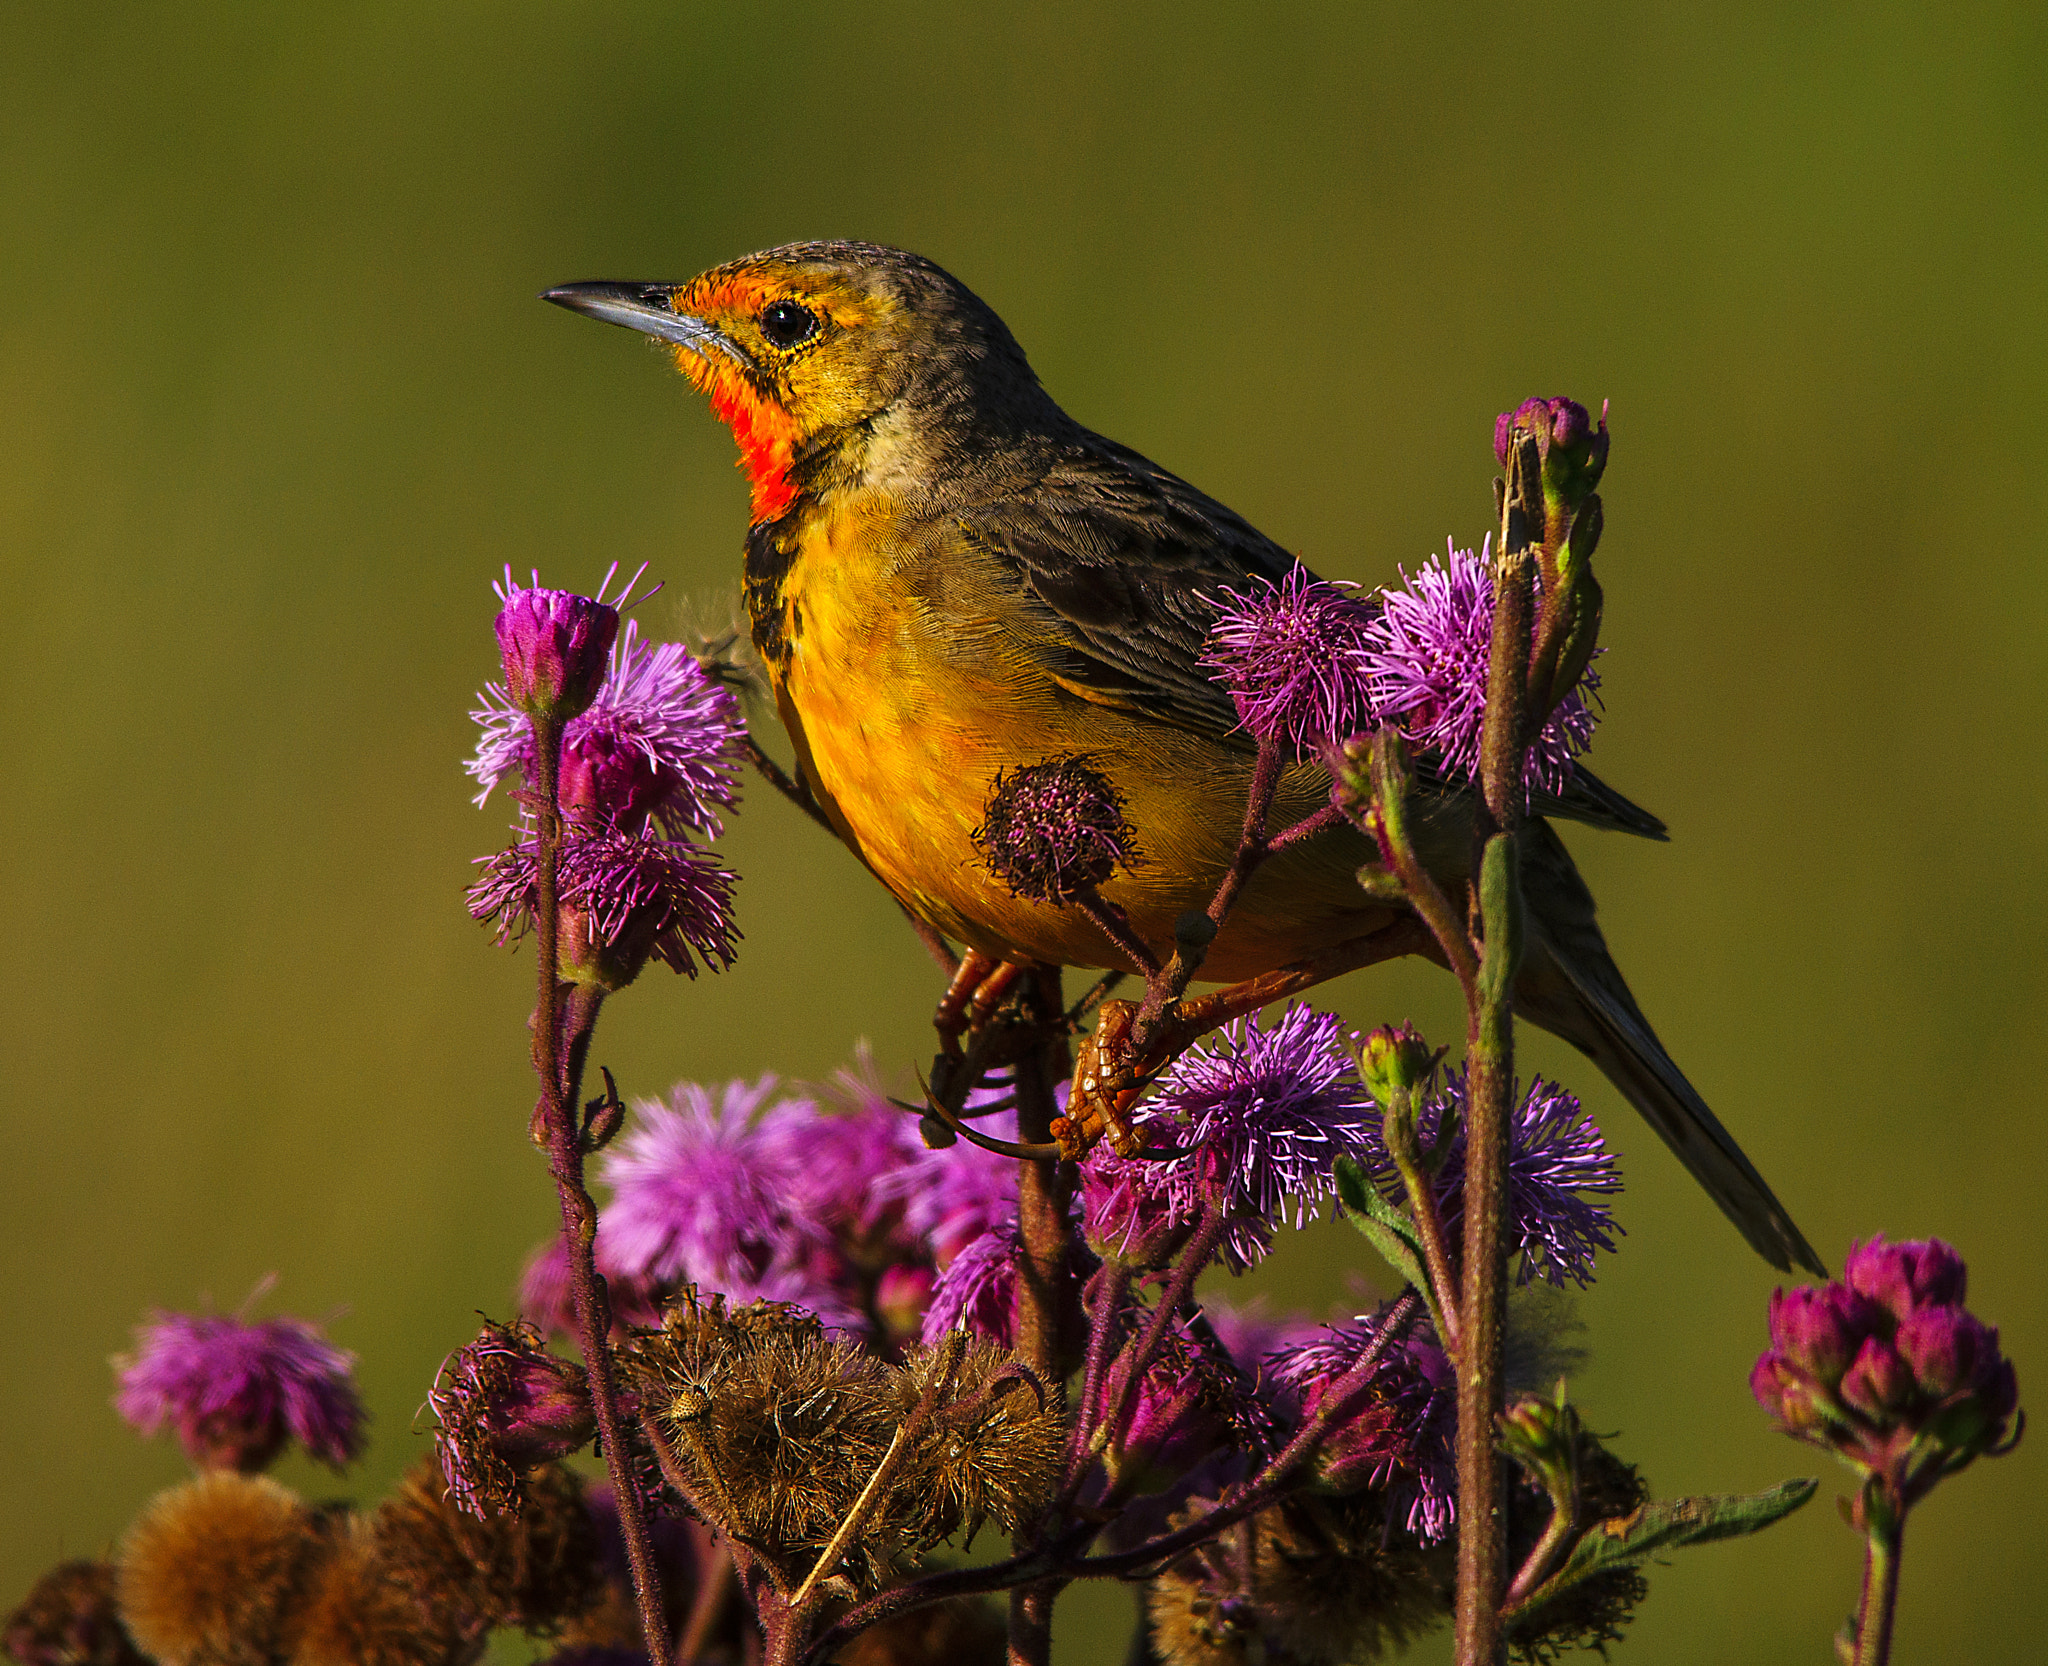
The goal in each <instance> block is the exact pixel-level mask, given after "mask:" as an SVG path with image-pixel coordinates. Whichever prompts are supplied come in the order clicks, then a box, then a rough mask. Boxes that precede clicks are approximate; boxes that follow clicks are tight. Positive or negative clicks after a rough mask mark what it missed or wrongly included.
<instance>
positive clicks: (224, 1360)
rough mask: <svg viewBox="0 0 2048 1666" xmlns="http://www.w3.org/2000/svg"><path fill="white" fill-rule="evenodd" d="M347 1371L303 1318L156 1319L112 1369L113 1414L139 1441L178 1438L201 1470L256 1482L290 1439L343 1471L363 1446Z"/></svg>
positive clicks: (346, 1356) (346, 1357)
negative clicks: (172, 1434) (163, 1435)
mask: <svg viewBox="0 0 2048 1666" xmlns="http://www.w3.org/2000/svg"><path fill="white" fill-rule="evenodd" d="M354 1367H355V1355H353V1354H351V1353H348V1352H347V1351H345V1350H344V1349H341V1348H337V1347H335V1346H334V1344H333V1343H331V1342H329V1341H328V1340H327V1339H326V1337H324V1336H322V1335H321V1334H320V1331H319V1328H318V1327H317V1326H315V1325H312V1324H310V1323H308V1322H307V1321H306V1320H304V1319H282V1318H281V1319H266V1320H263V1321H262V1322H261V1323H257V1324H251V1323H248V1322H247V1321H244V1320H242V1319H237V1318H228V1317H224V1316H220V1315H214V1314H201V1313H167V1312H163V1311H157V1312H154V1313H152V1314H151V1315H150V1317H149V1320H148V1322H147V1323H145V1324H143V1325H142V1326H140V1327H139V1328H138V1329H137V1330H136V1332H135V1350H134V1352H133V1353H130V1354H126V1355H123V1356H121V1357H119V1358H117V1359H116V1360H115V1361H114V1368H115V1372H116V1374H117V1376H118V1379H119V1383H120V1392H119V1393H117V1394H116V1395H115V1396H114V1409H115V1410H116V1411H118V1412H119V1413H120V1414H121V1415H122V1416H123V1417H124V1418H126V1419H127V1420H128V1422H130V1423H131V1424H133V1425H134V1426H135V1427H136V1428H137V1429H139V1430H141V1431H142V1433H144V1434H146V1435H154V1434H158V1433H160V1432H161V1431H162V1430H163V1429H165V1428H166V1427H168V1428H170V1429H173V1430H175V1431H176V1433H177V1436H178V1439H179V1441H180V1443H181V1444H182V1445H183V1446H184V1448H185V1452H186V1455H187V1456H188V1457H190V1458H191V1460H192V1461H193V1463H195V1464H196V1465H198V1466H199V1467H200V1468H201V1469H234V1470H240V1471H241V1472H243V1473H244V1474H255V1473H257V1472H259V1471H261V1470H262V1469H264V1468H265V1467H267V1466H268V1465H269V1463H270V1461H271V1460H272V1459H273V1458H275V1457H276V1456H277V1454H278V1453H279V1451H281V1450H282V1449H283V1447H284V1443H285V1442H286V1440H288V1439H290V1440H296V1441H297V1442H298V1443H299V1445H300V1446H302V1447H304V1448H305V1450H306V1452H307V1453H308V1454H309V1455H310V1456H312V1457H314V1458H317V1459H318V1460H319V1461H320V1462H322V1463H324V1464H328V1465H330V1466H332V1467H333V1468H335V1469H340V1468H341V1467H342V1466H343V1465H344V1464H346V1463H347V1462H348V1461H349V1460H350V1459H351V1458H353V1457H355V1456H356V1454H357V1453H358V1452H359V1451H361V1449H362V1444H363V1422H364V1418H365V1415H366V1414H365V1413H364V1411H363V1404H362V1401H361V1399H360V1398H358V1396H357V1394H356V1387H355V1377H354Z"/></svg>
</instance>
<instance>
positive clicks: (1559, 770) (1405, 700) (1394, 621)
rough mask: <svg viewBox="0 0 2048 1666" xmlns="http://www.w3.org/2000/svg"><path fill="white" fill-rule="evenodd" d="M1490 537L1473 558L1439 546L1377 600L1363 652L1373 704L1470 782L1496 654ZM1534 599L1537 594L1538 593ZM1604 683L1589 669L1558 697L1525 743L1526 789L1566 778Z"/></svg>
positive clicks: (1551, 788)
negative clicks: (1436, 554)
mask: <svg viewBox="0 0 2048 1666" xmlns="http://www.w3.org/2000/svg"><path fill="white" fill-rule="evenodd" d="M1491 547H1492V544H1491V539H1489V540H1488V542H1487V543H1486V544H1485V545H1484V546H1482V548H1481V550H1480V553H1479V554H1477V555H1474V554H1473V553H1472V552H1471V551H1470V550H1461V549H1457V548H1455V547H1453V546H1451V545H1450V544H1449V543H1446V545H1445V553H1444V556H1443V557H1442V558H1441V559H1438V558H1436V557H1431V558H1430V559H1429V560H1428V561H1426V562H1425V563H1423V565H1422V566H1421V567H1420V568H1419V569H1417V570H1416V571H1415V572H1414V573H1412V574H1404V575H1403V582H1402V583H1401V585H1400V586H1399V587H1398V588H1392V589H1388V590H1386V591H1385V592H1383V593H1382V595H1381V597H1380V608H1379V613H1378V616H1377V617H1376V618H1375V619H1374V620H1373V622H1372V624H1371V626H1370V628H1369V630H1368V632H1367V642H1366V645H1365V648H1364V663H1365V667H1366V670H1365V681H1366V687H1367V689H1368V691H1369V694H1370V698H1371V702H1372V706H1373V709H1374V710H1375V711H1377V712H1378V713H1379V714H1380V715H1381V716H1382V717H1383V718H1386V719H1389V720H1396V721H1398V722H1399V723H1400V724H1401V726H1402V728H1403V729H1404V730H1405V731H1406V733H1407V735H1408V738H1409V741H1410V742H1411V743H1412V744H1413V745H1415V746H1416V747H1418V748H1420V749H1423V750H1425V751H1430V752H1434V753H1435V754H1436V755H1437V757H1438V758H1439V759H1441V760H1442V763H1443V766H1444V767H1445V768H1446V769H1447V770H1449V771H1450V772H1451V773H1452V774H1453V775H1456V776H1459V777H1461V778H1463V779H1465V780H1476V779H1478V775H1479V738H1480V730H1481V728H1482V727H1483V725H1484V723H1485V718H1486V678H1487V664H1488V661H1489V659H1490V657H1491V655H1492V651H1493V563H1492V560H1491V558H1490V550H1491ZM1539 602H1540V597H1539ZM1599 687H1600V679H1599V676H1598V674H1597V673H1595V672H1594V671H1593V670H1592V669H1591V668H1590V667H1588V668H1587V670H1586V672H1585V674H1584V675H1583V676H1582V677H1581V678H1580V679H1579V683H1578V686H1577V687H1575V688H1574V689H1573V690H1572V691H1571V692H1570V693H1569V694H1567V695H1566V696H1565V697H1564V699H1562V700H1561V701H1559V702H1558V704H1557V709H1556V710H1555V711H1553V712H1552V713H1551V715H1550V719H1549V721H1548V722H1546V723H1545V724H1544V725H1543V728H1542V730H1541V731H1540V732H1539V733H1538V735H1537V737H1536V739H1535V741H1534V743H1533V744H1532V745H1531V746H1530V748H1529V752H1528V756H1527V759H1526V761H1525V763H1524V766H1523V779H1524V781H1525V783H1526V784H1527V786H1528V787H1530V788H1531V789H1533V790H1538V791H1542V792H1547V793H1554V792H1557V791H1558V790H1559V789H1561V788H1562V787H1563V786H1564V784H1565V782H1566V781H1567V780H1569V779H1570V777H1571V773H1572V768H1573V760H1575V759H1576V758H1577V757H1578V755H1579V754H1580V753H1582V752H1584V751H1585V750H1586V748H1587V747H1588V746H1589V745H1590V744H1591V743H1592V739H1593V728H1594V722H1595V719H1594V714H1593V705H1594V702H1596V701H1597V699H1598V690H1599Z"/></svg>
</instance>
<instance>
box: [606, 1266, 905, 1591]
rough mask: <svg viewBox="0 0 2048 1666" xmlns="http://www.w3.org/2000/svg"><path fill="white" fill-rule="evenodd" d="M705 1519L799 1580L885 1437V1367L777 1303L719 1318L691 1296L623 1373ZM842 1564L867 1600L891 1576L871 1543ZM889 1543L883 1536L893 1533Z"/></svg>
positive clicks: (889, 1382) (886, 1546)
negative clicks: (868, 1592)
mask: <svg viewBox="0 0 2048 1666" xmlns="http://www.w3.org/2000/svg"><path fill="white" fill-rule="evenodd" d="M622 1363H623V1364H624V1365H625V1366H626V1368H627V1371H628V1373H629V1375H630V1376H631V1377H632V1380H633V1384H634V1387H635V1388H636V1390H637V1391H638V1392H639V1394H640V1396H641V1401H642V1404H643V1405H644V1406H645V1407H647V1408H648V1410H649V1411H650V1412H651V1413H652V1415H653V1420H654V1423H655V1426H656V1428H657V1429H658V1430H659V1431H660V1433H661V1434H662V1436H663V1437H664V1439H665V1440H666V1441H667V1443H668V1445H669V1448H670V1456H671V1458H672V1460H673V1461H674V1463H675V1465H676V1467H677V1468H678V1470H679V1471H680V1472H681V1473H682V1474H683V1475H685V1476H686V1477H688V1485H689V1492H690V1503H691V1505H692V1507H693V1508H695V1509H696V1510H697V1511H699V1512H700V1513H701V1514H703V1515H704V1516H705V1517H706V1518H707V1519H709V1520H712V1521H714V1522H716V1523H718V1524H719V1525H720V1526H721V1527H724V1528H725V1529H726V1530H727V1531H729V1532H731V1533H733V1534H734V1535H735V1536H736V1537H739V1538H742V1539H744V1540H746V1541H747V1542H748V1543H749V1544H751V1545H754V1546H756V1547H758V1548H759V1549H760V1551H761V1552H762V1553H763V1554H765V1555H767V1556H771V1557H773V1558H774V1559H775V1560H776V1561H777V1562H778V1563H779V1564H780V1566H781V1567H782V1568H783V1570H784V1572H785V1573H787V1574H788V1575H789V1576H790V1577H792V1578H794V1579H801V1578H802V1577H803V1576H804V1574H806V1573H807V1572H809V1570H810V1567H811V1564H812V1562H814V1561H815V1560H816V1559H817V1557H818V1554H819V1552H821V1551H822V1550H823V1549H824V1547H825V1544H826V1542H827V1541H828V1540H830V1538H831V1537H832V1534H833V1532H834V1531H835V1529H837V1527H838V1526H839V1524H840V1522H841V1521H842V1520H843V1519H844V1518H845V1516H846V1513H847V1511H848V1510H849V1509H850V1508H851V1507H852V1504H853V1501H854V1499H855V1498H856V1497H858V1496H859V1494H860V1491H861V1489H862V1487H863V1486H865V1485H866V1483H867V1479H868V1477H869V1476H870V1475H871V1474H873V1473H874V1470H875V1467H876V1466H877V1465H878V1464H879V1463H880V1462H881V1461H882V1455H883V1454H884V1453H885V1452H886V1451H887V1450H888V1448H889V1441H890V1438H891V1436H892V1435H893V1434H894V1433H895V1429H896V1422H897V1414H898V1399H899V1390H898V1386H897V1383H896V1382H895V1380H894V1377H893V1375H892V1373H891V1370H890V1368H889V1366H887V1365H886V1364H885V1363H884V1362H883V1361H881V1360H879V1359H877V1358H875V1356H874V1355H872V1354H870V1353H868V1352H867V1351H866V1350H865V1349H863V1348H861V1347H859V1346H857V1345H855V1344H853V1343H849V1342H837V1341H830V1340H827V1339H826V1336H825V1333H824V1330H823V1327H821V1326H820V1325H819V1323H818V1321H817V1320H816V1319H815V1318H813V1317H812V1316H811V1315H809V1314H807V1313H803V1312H801V1311H799V1310H796V1309H793V1308H790V1307H788V1306H787V1305H786V1304H783V1303H778V1302H756V1303H752V1304H750V1305H748V1306H746V1307H742V1308H736V1309H734V1310H732V1311H731V1312H727V1310H726V1307H725V1303H724V1301H723V1298H714V1299H713V1300H712V1301H710V1302H708V1303H705V1302H700V1301H699V1300H698V1299H697V1296H696V1292H695V1291H694V1290H687V1291H685V1292H684V1293H683V1294H682V1295H681V1296H680V1297H678V1299H677V1300H676V1301H675V1302H674V1303H672V1304H671V1305H670V1307H669V1309H668V1312H667V1313H666V1314H665V1315H664V1318H663V1328H662V1329H661V1330H660V1331H659V1332H653V1333H642V1334H640V1335H639V1336H637V1337H636V1338H635V1339H634V1346H633V1348H632V1350H631V1352H630V1353H629V1354H628V1355H627V1357H626V1358H625V1359H624V1360H623V1361H622ZM880 1527H881V1519H880V1518H878V1519H877V1529H878V1530H877V1531H876V1532H871V1533H868V1534H865V1535H863V1536H862V1537H861V1538H860V1539H858V1540H857V1541H856V1542H855V1543H854V1545H853V1546H852V1547H850V1548H849V1550H848V1552H847V1557H846V1561H845V1563H844V1564H843V1567H844V1571H845V1572H846V1574H847V1575H848V1577H850V1578H852V1579H853V1581H854V1582H855V1583H856V1584H857V1585H859V1586H860V1587H862V1588H863V1589H873V1588H874V1587H875V1586H876V1585H877V1584H879V1583H880V1582H881V1581H882V1579H883V1578H884V1577H886V1575H887V1574H888V1573H889V1572H890V1570H891V1568H892V1567H893V1565H894V1557H895V1554H896V1546H895V1545H893V1544H892V1543H889V1542H887V1539H886V1538H885V1536H884V1534H883V1533H882V1532H881V1531H880ZM892 1536H893V1535H892Z"/></svg>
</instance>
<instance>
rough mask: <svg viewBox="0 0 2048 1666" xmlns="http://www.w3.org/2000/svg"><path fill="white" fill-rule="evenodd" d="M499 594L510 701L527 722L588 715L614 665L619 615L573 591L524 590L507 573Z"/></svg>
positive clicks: (501, 642) (500, 636) (500, 642)
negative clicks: (613, 654) (613, 656)
mask: <svg viewBox="0 0 2048 1666" xmlns="http://www.w3.org/2000/svg"><path fill="white" fill-rule="evenodd" d="M499 594H500V595H502V596H503V597H504V598H505V605H504V606H503V607H502V608H501V609H499V611H498V619H497V632H498V652H499V654H500V656H501V657H502V659H503V661H504V665H505V694H506V697H507V698H508V699H509V700H510V701H511V703H512V704H513V705H514V706H516V707H517V708H518V709H519V710H521V711H523V712H525V713H527V714H528V715H529V716H532V717H546V718H553V719H554V720H555V721H557V722H564V721H566V720H567V719H569V718H572V717H574V716H576V715H577V714H578V713H579V712H582V711H584V710H585V709H587V708H588V707H589V705H590V703H591V701H593V700H595V699H596V698H597V691H598V689H599V688H600V687H602V686H603V683H604V677H605V671H606V670H607V668H608V667H609V665H610V662H611V651H612V643H613V641H614V640H615V639H616V638H617V636H618V634H619V615H618V610H617V609H616V608H610V607H607V606H605V604H604V603H603V602H598V601H592V600H591V599H590V597H588V596H579V595H577V594H576V593H575V592H574V591H573V590H543V589H541V588H540V587H539V586H538V585H535V586H534V587H533V588H531V589H521V588H520V587H518V586H517V585H515V584H513V583H512V578H511V570H510V569H509V568H508V569H507V570H506V575H505V583H504V585H503V586H501V587H500V589H499Z"/></svg>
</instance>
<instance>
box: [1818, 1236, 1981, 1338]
mask: <svg viewBox="0 0 2048 1666" xmlns="http://www.w3.org/2000/svg"><path fill="white" fill-rule="evenodd" d="M1842 1282H1843V1283H1844V1284H1846V1285H1847V1286H1848V1287H1849V1288H1850V1289H1851V1290H1854V1291H1856V1292H1857V1293H1858V1294H1859V1295H1863V1296H1867V1297H1869V1298H1870V1299H1871V1300H1872V1301H1874V1302H1878V1303H1880V1304H1881V1305H1882V1306H1883V1307H1884V1309H1885V1310H1886V1311H1887V1312H1888V1313H1890V1314H1891V1316H1892V1317H1893V1318H1894V1319H1898V1320H1904V1319H1905V1318H1906V1316H1907V1315H1908V1314H1910V1313H1912V1312H1914V1311H1915V1310H1916V1309H1918V1308H1921V1307H1924V1306H1928V1305H1944V1304H1953V1305H1956V1306H1960V1305H1961V1303H1962V1301H1963V1298H1964V1296H1965V1295H1966V1294H1967V1293H1968V1289H1969V1269H1968V1268H1967V1267H1965V1266H1964V1265H1963V1258H1962V1257H1961V1256H1959V1255H1958V1254H1956V1252H1955V1251H1954V1250H1953V1249H1951V1248H1950V1247H1949V1246H1948V1245H1947V1244H1944V1243H1943V1242H1942V1241H1941V1240H1940V1239H1939V1238H1927V1239H1922V1240H1919V1241H1917V1242H1908V1243H1904V1244H1888V1243H1886V1242H1885V1241H1884V1238H1883V1236H1882V1235H1880V1236H1878V1237H1875V1238H1873V1239H1871V1240H1870V1242H1869V1243H1867V1244H1858V1245H1856V1246H1855V1247H1854V1248H1853V1249H1851V1250H1850V1251H1849V1259H1848V1260H1847V1262H1845V1263H1844V1264H1843V1267H1842Z"/></svg>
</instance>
